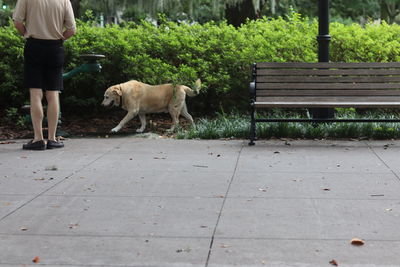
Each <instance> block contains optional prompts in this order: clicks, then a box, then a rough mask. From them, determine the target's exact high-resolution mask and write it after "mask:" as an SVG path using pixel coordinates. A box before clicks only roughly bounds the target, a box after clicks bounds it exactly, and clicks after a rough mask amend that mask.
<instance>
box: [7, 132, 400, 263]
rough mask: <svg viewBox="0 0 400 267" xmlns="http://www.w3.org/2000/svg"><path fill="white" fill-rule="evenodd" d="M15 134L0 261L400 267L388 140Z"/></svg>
mask: <svg viewBox="0 0 400 267" xmlns="http://www.w3.org/2000/svg"><path fill="white" fill-rule="evenodd" d="M23 142H25V140H18V141H17V143H13V144H1V145H0V266H1V267H4V266H29V265H35V266H36V265H46V266H160V267H164V266H165V267H169V266H206V267H207V266H209V267H217V266H271V267H278V266H282V267H288V266H293V267H311V266H313V267H314V266H315V267H323V266H327V267H329V266H334V265H333V264H334V262H333V261H332V260H335V261H336V262H337V264H338V266H349V267H350V266H351V267H356V266H358V267H361V266H363V267H372V266H380V267H383V266H385V267H389V266H391V267H394V266H396V267H398V266H400V159H399V152H400V151H399V148H400V142H399V141H374V142H369V141H361V142H357V141H354V142H351V141H348V142H347V141H289V142H285V141H267V142H262V141H258V142H257V143H256V146H254V147H248V146H247V141H242V140H233V141H222V140H219V141H215V140H214V141H204V140H202V141H197V140H171V139H156V140H149V139H140V138H132V137H117V138H109V139H70V140H67V141H65V144H66V147H65V148H64V149H61V150H47V151H36V152H34V151H23V150H22V149H21V147H22V143H23ZM353 238H361V239H363V240H364V241H365V243H364V245H363V246H353V245H351V244H350V241H351V239H353ZM35 257H38V258H37V260H38V263H36V264H35V263H33V262H32V260H33V259H34V258H35ZM330 261H332V263H330Z"/></svg>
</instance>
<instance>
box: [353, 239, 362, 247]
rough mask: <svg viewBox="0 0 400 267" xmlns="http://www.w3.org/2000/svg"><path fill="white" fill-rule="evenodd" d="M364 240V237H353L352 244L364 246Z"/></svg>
mask: <svg viewBox="0 0 400 267" xmlns="http://www.w3.org/2000/svg"><path fill="white" fill-rule="evenodd" d="M364 243H365V242H364V240H362V239H360V238H353V239H352V240H351V244H352V245H353V246H362V245H364Z"/></svg>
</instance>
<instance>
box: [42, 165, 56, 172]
mask: <svg viewBox="0 0 400 267" xmlns="http://www.w3.org/2000/svg"><path fill="white" fill-rule="evenodd" d="M45 170H46V171H57V170H58V168H57V166H56V165H52V166H47V167H46V169H45Z"/></svg>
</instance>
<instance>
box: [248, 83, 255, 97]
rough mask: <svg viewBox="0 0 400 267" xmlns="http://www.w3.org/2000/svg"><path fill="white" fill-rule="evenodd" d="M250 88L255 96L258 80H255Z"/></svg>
mask: <svg viewBox="0 0 400 267" xmlns="http://www.w3.org/2000/svg"><path fill="white" fill-rule="evenodd" d="M249 90H250V94H251V96H255V95H256V82H254V81H253V82H251V83H250V87H249Z"/></svg>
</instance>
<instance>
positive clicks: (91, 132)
mask: <svg viewBox="0 0 400 267" xmlns="http://www.w3.org/2000/svg"><path fill="white" fill-rule="evenodd" d="M125 114H126V113H125V112H123V111H121V112H114V113H113V114H111V115H104V114H99V115H97V116H84V117H83V116H65V117H62V118H61V125H60V127H59V131H58V133H60V135H61V136H63V137H89V136H105V135H111V133H110V130H111V129H112V128H114V127H115V126H116V125H117V124H118V123H119V122H120V120H121V119H122V118H123V117H124V116H125ZM146 117H147V125H146V129H145V132H151V133H156V134H158V135H161V136H165V137H172V136H173V134H171V133H168V132H167V130H168V129H169V128H170V127H171V118H170V117H169V115H168V114H150V115H147V116H146ZM0 125H1V126H0V140H10V139H30V138H32V137H33V131H32V126H31V124H30V123H27V127H18V126H17V125H16V123H15V122H13V121H10V120H9V119H5V118H4V117H3V119H2V120H1V121H0ZM180 125H181V126H182V127H184V128H188V127H189V123H188V122H187V121H186V120H185V119H184V118H182V119H181V122H180ZM139 127H140V121H139V118H137V117H136V118H134V119H133V120H131V121H130V122H128V123H127V124H126V125H125V126H124V128H122V129H121V131H120V132H118V133H117V134H116V135H128V134H135V133H136V129H138V128H139ZM43 132H44V134H45V135H46V134H47V133H46V128H45V125H44V131H43ZM113 135H114V134H113Z"/></svg>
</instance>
